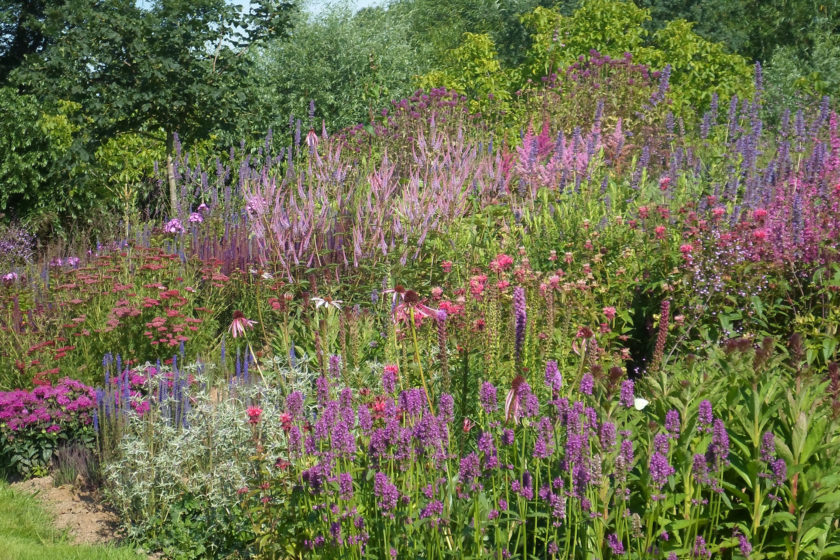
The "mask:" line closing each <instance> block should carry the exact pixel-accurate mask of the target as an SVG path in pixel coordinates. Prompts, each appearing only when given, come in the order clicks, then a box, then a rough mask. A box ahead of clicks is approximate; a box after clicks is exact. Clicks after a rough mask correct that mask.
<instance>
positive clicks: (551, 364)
mask: <svg viewBox="0 0 840 560" xmlns="http://www.w3.org/2000/svg"><path fill="white" fill-rule="evenodd" d="M545 384H546V386H547V387H548V388H549V389H551V390H552V391H553V392H555V393H557V392H559V391H560V388H561V387H562V385H563V376H562V375H560V368H558V367H557V362H555V361H554V360H549V361H548V362H547V363H546V364H545Z"/></svg>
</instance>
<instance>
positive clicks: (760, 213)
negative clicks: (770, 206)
mask: <svg viewBox="0 0 840 560" xmlns="http://www.w3.org/2000/svg"><path fill="white" fill-rule="evenodd" d="M766 217H767V210H765V209H764V208H757V209H756V210H755V211H754V212H753V219H755V220H756V221H761V220H763V219H764V218H766Z"/></svg>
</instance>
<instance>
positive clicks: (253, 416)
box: [247, 406, 262, 424]
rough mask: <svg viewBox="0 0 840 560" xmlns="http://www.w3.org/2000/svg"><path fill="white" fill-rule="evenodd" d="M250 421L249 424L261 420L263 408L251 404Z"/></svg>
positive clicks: (249, 409) (249, 408)
mask: <svg viewBox="0 0 840 560" xmlns="http://www.w3.org/2000/svg"><path fill="white" fill-rule="evenodd" d="M247 412H248V423H249V424H258V423H259V421H260V416H261V415H262V409H261V408H260V407H258V406H249V407H248V410H247Z"/></svg>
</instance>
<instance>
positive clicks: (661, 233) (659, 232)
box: [653, 226, 665, 239]
mask: <svg viewBox="0 0 840 560" xmlns="http://www.w3.org/2000/svg"><path fill="white" fill-rule="evenodd" d="M653 232H654V233H655V234H656V238H657V239H665V226H656V229H654V230H653Z"/></svg>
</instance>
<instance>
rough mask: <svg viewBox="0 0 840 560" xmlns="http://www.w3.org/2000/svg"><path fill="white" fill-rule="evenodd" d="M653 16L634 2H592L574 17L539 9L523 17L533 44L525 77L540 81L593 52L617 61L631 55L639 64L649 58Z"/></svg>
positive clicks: (585, 3) (605, 0)
mask: <svg viewBox="0 0 840 560" xmlns="http://www.w3.org/2000/svg"><path fill="white" fill-rule="evenodd" d="M649 19H650V14H649V13H648V12H647V11H646V10H643V9H640V8H637V7H636V6H635V5H634V4H633V3H632V2H622V1H615V0H589V1H587V2H584V3H582V4H581V6H580V8H578V9H577V10H576V11H575V12H574V14H573V15H571V16H564V15H563V14H561V13H560V12H559V10H556V9H547V8H537V9H535V10H534V11H533V12H531V13H529V14H526V15H525V16H523V18H522V21H523V22H524V23H525V25H526V27H527V28H528V29H530V30H531V33H532V40H533V44H532V46H531V49H530V50H529V52H528V58H527V60H526V62H525V64H524V68H523V77H526V78H531V79H534V80H537V79H539V78H541V77H543V76H547V75H549V74H551V72H554V71H557V70H558V69H560V68H563V67H566V66H568V65H569V64H571V63H572V62H574V61H575V60H577V58H578V57H579V56H581V55H584V56H588V55H589V51H590V50H591V49H594V50H597V51H598V52H600V53H601V54H605V55H609V56H612V57H614V58H620V57H622V56H624V53H626V52H630V53H632V54H633V55H634V57H635V58H636V59H637V60H642V59H643V58H646V57H645V56H644V54H645V53H646V52H647V51H646V49H645V48H644V47H645V45H646V37H647V30H646V29H645V28H644V27H643V24H644V23H645V22H646V21H648V20H649Z"/></svg>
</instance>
